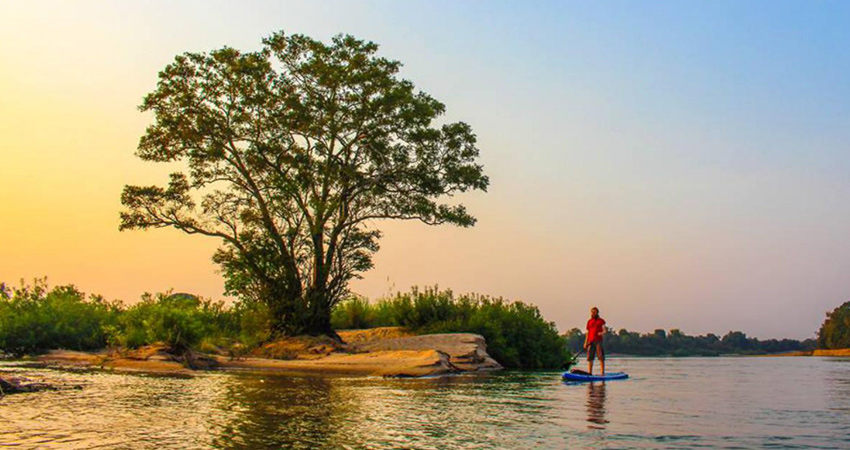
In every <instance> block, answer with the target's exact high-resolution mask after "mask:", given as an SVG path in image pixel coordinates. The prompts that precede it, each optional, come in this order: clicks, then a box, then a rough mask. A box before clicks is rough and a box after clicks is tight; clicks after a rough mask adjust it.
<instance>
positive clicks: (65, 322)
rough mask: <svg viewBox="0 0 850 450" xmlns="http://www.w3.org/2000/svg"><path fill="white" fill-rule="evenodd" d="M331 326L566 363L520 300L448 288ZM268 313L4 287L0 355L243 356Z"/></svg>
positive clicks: (528, 365) (251, 306) (373, 307)
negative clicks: (476, 343)
mask: <svg viewBox="0 0 850 450" xmlns="http://www.w3.org/2000/svg"><path fill="white" fill-rule="evenodd" d="M333 325H334V328H335V329H340V330H341V329H357V328H377V327H384V326H400V327H403V328H405V329H407V330H409V331H410V332H412V333H414V334H439V333H474V334H480V335H482V336H483V337H484V338H485V340H486V345H487V350H488V352H489V354H490V355H491V356H492V357H493V358H494V359H495V360H496V361H498V362H499V363H500V364H501V365H502V366H504V367H507V368H522V369H546V368H558V367H560V366H561V365H562V364H563V363H564V361H566V360H567V359H568V358H569V356H570V355H569V352H568V351H567V350H566V341H565V340H564V339H563V338H562V337H561V336H559V335H558V332H557V329H556V327H555V325H554V323H552V322H547V321H545V320H544V319H543V317H542V316H541V315H540V311H539V310H538V309H537V308H536V307H534V306H531V305H528V304H525V303H522V302H510V301H507V300H504V299H501V298H491V297H486V296H479V295H463V296H458V297H456V296H455V295H454V294H453V293H452V292H451V291H449V290H443V291H441V290H438V289H436V288H428V289H425V290H421V291H420V290H419V289H413V291H412V292H410V293H404V294H398V295H396V296H395V297H392V298H388V299H381V300H378V301H377V302H375V303H370V302H369V301H368V300H366V299H363V298H360V297H355V298H352V299H350V300H348V301H346V302H343V303H342V304H341V305H339V306H338V307H337V308H336V309H335V311H334V314H333ZM270 329H271V326H270V314H269V313H268V311H267V310H266V309H265V307H264V305H262V304H260V303H249V302H241V301H237V302H235V303H234V304H232V305H227V304H225V303H224V302H215V301H211V300H208V299H202V298H199V297H197V296H194V295H191V294H183V293H171V292H166V293H159V294H145V295H143V296H142V299H141V301H140V302H138V303H136V304H133V305H130V306H125V305H123V304H122V303H120V302H115V301H107V300H105V299H104V298H103V297H101V296H98V295H86V294H85V293H83V292H82V291H80V290H79V289H77V288H76V287H74V286H72V285H67V286H58V287H54V288H52V289H51V288H49V287H48V285H47V283H46V281H45V280H43V279H42V280H36V281H35V282H34V283H33V284H31V285H27V284H22V285H21V286H20V287H19V288H16V289H10V288H9V287H8V286H6V285H0V352H3V353H5V354H7V355H9V356H12V357H22V356H25V355H35V354H39V353H44V352H47V351H49V350H53V349H65V350H76V351H86V352H92V351H99V350H103V349H107V348H112V349H125V350H126V349H138V348H141V347H145V346H151V345H164V346H165V348H167V349H168V351H169V352H170V353H172V354H175V355H185V354H188V355H190V356H191V354H192V352H196V351H197V352H202V353H212V354H219V355H244V354H246V353H247V352H249V351H250V350H252V349H257V348H258V347H260V346H262V345H264V344H268V343H269V342H270V341H273V340H274V336H273V335H272V333H271V332H270V331H269V330H270Z"/></svg>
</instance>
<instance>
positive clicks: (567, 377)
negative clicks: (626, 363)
mask: <svg viewBox="0 0 850 450" xmlns="http://www.w3.org/2000/svg"><path fill="white" fill-rule="evenodd" d="M628 377H629V374H627V373H625V372H611V373H606V374H605V375H581V374H578V373H572V372H564V374H563V375H561V378H563V379H564V381H608V380H625V379H626V378H628Z"/></svg>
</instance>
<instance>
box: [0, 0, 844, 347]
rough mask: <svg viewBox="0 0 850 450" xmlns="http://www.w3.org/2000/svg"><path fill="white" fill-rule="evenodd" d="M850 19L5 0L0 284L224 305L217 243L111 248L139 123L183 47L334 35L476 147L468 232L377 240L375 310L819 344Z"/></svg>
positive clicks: (838, 254) (816, 14)
mask: <svg viewBox="0 0 850 450" xmlns="http://www.w3.org/2000/svg"><path fill="white" fill-rule="evenodd" d="M848 23H850V3H846V2H839V1H823V2H815V3H813V2H804V1H797V2H787V1H749V2H739V1H733V0H727V1H712V2H682V1H653V2H626V1H608V2H507V1H493V2H483V1H469V2H452V1H405V2H396V1H323V2H308V1H304V2H281V1H268V2H260V1H245V2H224V1H194V2H190V1H182V2H173V1H146V2H132V3H131V2H111V1H76V2H63V1H55V2H49V1H28V2H17V1H10V0H9V1H7V0H0V281H6V282H8V283H11V284H17V283H18V282H19V280H21V279H26V280H31V279H33V278H35V277H44V276H46V277H47V278H48V281H49V282H50V283H51V285H57V284H66V283H73V284H75V285H77V286H78V287H79V288H81V289H83V290H84V291H86V292H93V293H99V294H102V295H104V296H106V297H108V298H117V299H121V300H123V301H125V302H128V303H132V302H134V301H137V300H138V298H139V296H140V295H141V294H142V293H144V292H159V291H164V290H167V289H174V290H176V291H181V292H193V293H197V294H200V295H203V296H207V297H212V298H223V294H222V291H223V281H222V278H221V275H220V274H219V273H218V272H217V268H216V266H215V265H214V264H213V263H212V262H211V260H210V257H211V255H212V253H213V251H214V250H215V248H216V247H217V245H218V243H217V242H216V241H214V240H210V239H205V238H201V237H197V236H187V235H183V234H181V233H180V232H178V231H175V230H153V231H144V232H143V231H125V232H119V231H118V223H119V220H118V213H119V211H120V209H121V206H120V201H119V197H120V193H121V189H122V187H123V186H124V185H125V184H135V185H144V184H163V183H164V182H165V181H166V179H167V177H166V175H167V173H168V172H169V171H170V170H169V167H167V166H159V165H156V164H153V163H146V162H143V161H141V160H139V159H137V158H136V157H135V156H134V152H135V149H136V146H137V144H138V140H139V137H140V136H141V135H142V133H143V132H144V129H145V127H146V126H147V125H148V124H150V123H151V120H152V119H151V117H150V115H149V114H144V113H141V112H139V111H138V109H137V106H138V105H139V103H140V102H141V99H142V97H143V96H144V95H145V93H147V92H149V91H151V90H152V89H153V88H154V87H155V85H156V80H157V78H156V77H157V72H158V71H159V70H161V69H162V68H164V67H165V66H166V65H167V64H168V63H169V62H170V61H171V60H173V58H174V56H175V55H177V54H180V53H183V52H187V51H192V52H203V51H210V50H213V49H217V48H220V47H223V46H231V47H235V48H239V49H242V50H256V49H258V48H259V46H260V41H261V39H262V38H263V37H265V36H268V35H270V34H271V33H273V32H275V31H279V30H283V31H285V32H286V33H290V34H291V33H303V34H307V35H309V36H311V37H314V38H317V39H322V40H325V41H327V40H329V39H330V38H331V37H332V36H334V35H336V34H338V33H350V34H353V35H355V36H357V37H359V38H362V39H367V40H371V41H374V42H376V43H378V44H379V45H380V46H381V47H380V52H381V54H382V55H384V56H387V57H389V58H392V59H397V60H400V61H402V62H403V63H404V67H403V68H402V71H401V75H402V76H403V77H404V78H407V79H410V80H411V81H413V82H414V83H415V85H416V86H417V87H418V88H419V89H421V90H423V91H425V92H428V93H429V94H431V95H432V96H434V97H435V98H437V99H439V100H440V101H442V102H443V103H445V104H446V107H447V113H446V116H445V118H446V120H451V121H457V120H462V121H464V122H467V123H469V124H470V125H471V126H472V128H473V130H474V131H475V133H476V134H477V136H478V140H479V148H480V150H481V163H482V164H483V165H484V167H485V172H486V173H487V175H489V177H490V180H491V185H490V188H489V190H488V192H487V193H474V194H470V195H465V196H463V197H462V198H461V199H460V200H462V201H463V203H465V204H466V205H467V207H468V208H469V209H470V211H471V212H472V213H473V214H474V215H475V216H476V217H477V218H478V224H477V225H476V226H475V227H474V228H470V229H458V228H450V227H428V226H425V225H423V224H417V223H393V222H383V223H380V224H379V228H380V229H381V230H383V231H384V238H383V240H382V242H381V244H382V249H381V251H380V252H379V253H378V254H377V256H376V258H375V263H376V267H375V268H374V269H373V270H371V271H369V272H367V273H366V274H364V278H363V279H362V280H359V281H356V282H354V283H353V285H352V288H353V290H354V291H355V292H357V293H359V294H362V295H366V296H369V297H372V298H376V297H380V296H382V295H386V294H388V293H391V292H395V291H397V290H407V289H409V288H410V287H411V286H433V285H438V286H439V287H441V288H451V289H452V290H453V291H455V292H457V293H465V292H477V293H482V294H488V295H493V296H502V297H505V298H508V299H515V300H522V301H525V302H529V303H533V304H535V305H537V306H538V307H539V308H540V310H541V312H542V313H543V315H544V316H545V317H546V318H547V319H548V320H551V321H554V322H555V323H556V324H557V326H558V328H559V329H560V330H562V331H565V330H568V329H570V328H573V327H579V328H583V326H584V322H585V321H586V319H587V315H588V312H587V311H588V309H589V308H590V307H591V306H598V307H599V308H600V310H601V315H602V316H603V317H605V318H606V320H607V321H608V325H609V326H611V327H613V328H615V329H620V328H627V329H629V330H635V331H644V332H646V331H651V330H654V329H656V328H665V329H670V328H679V329H681V330H682V331H683V332H685V333H688V334H702V333H708V332H713V333H725V332H727V331H729V330H742V331H744V332H746V333H747V334H749V335H751V336H756V337H759V338H774V337H776V338H779V337H790V338H806V337H811V336H813V335H814V333H815V331H816V330H817V328H818V327H819V326H820V324H821V322H822V321H823V318H824V313H825V312H826V311H828V310H831V309H833V308H834V307H836V306H838V305H839V304H841V303H843V302H845V301H847V300H848V299H850V239H849V238H850V176H848V175H850V147H848V143H850V75H848V74H850V27H848V26H847V24H848Z"/></svg>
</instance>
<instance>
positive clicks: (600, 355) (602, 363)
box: [596, 343, 605, 375]
mask: <svg viewBox="0 0 850 450" xmlns="http://www.w3.org/2000/svg"><path fill="white" fill-rule="evenodd" d="M596 356H597V357H598V358H599V367H600V368H601V370H602V375H605V349H603V348H602V343H599V344H596Z"/></svg>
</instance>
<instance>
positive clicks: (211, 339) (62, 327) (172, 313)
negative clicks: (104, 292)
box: [0, 279, 269, 356]
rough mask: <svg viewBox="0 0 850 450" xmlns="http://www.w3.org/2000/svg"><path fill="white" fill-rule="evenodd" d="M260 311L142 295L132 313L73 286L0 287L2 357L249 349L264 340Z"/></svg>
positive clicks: (263, 315)
mask: <svg viewBox="0 0 850 450" xmlns="http://www.w3.org/2000/svg"><path fill="white" fill-rule="evenodd" d="M268 330H269V314H268V311H267V310H266V309H265V308H264V307H263V306H262V305H258V304H254V303H245V302H238V303H236V304H235V305H233V306H230V307H228V306H226V305H225V304H224V303H223V302H213V301H211V300H207V299H201V298H199V297H196V296H194V295H190V294H172V293H170V292H167V293H161V294H145V295H144V296H142V301H141V302H139V303H137V304H135V305H132V306H130V307H122V306H121V305H120V304H119V303H117V302H112V303H110V302H107V301H105V300H104V299H103V298H102V297H100V296H96V295H91V296H88V297H86V295H85V294H83V293H82V292H80V291H79V290H77V289H76V288H75V287H74V286H72V285H68V286H59V287H55V288H53V289H52V290H51V289H49V288H48V286H47V283H46V281H45V280H44V279H39V280H36V281H35V282H34V283H33V284H32V285H26V284H22V285H21V287H20V288H18V289H15V290H12V289H9V288H8V287H7V286H6V285H5V284H2V283H0V354H4V353H6V354H11V355H13V356H22V355H25V354H31V353H37V352H42V351H45V350H50V349H58V348H64V349H71V350H98V349H102V348H104V347H106V346H107V345H113V346H124V347H131V348H135V347H139V346H142V345H147V344H153V343H155V342H162V343H165V344H166V345H168V346H170V347H171V348H172V349H174V350H175V351H178V352H179V351H183V350H185V349H188V348H196V349H201V350H206V351H215V350H219V349H225V350H227V349H230V348H232V347H233V346H235V345H236V344H239V346H241V347H242V348H250V347H255V346H257V345H259V344H260V343H262V342H264V341H266V340H267V339H268V337H269V332H268Z"/></svg>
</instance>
